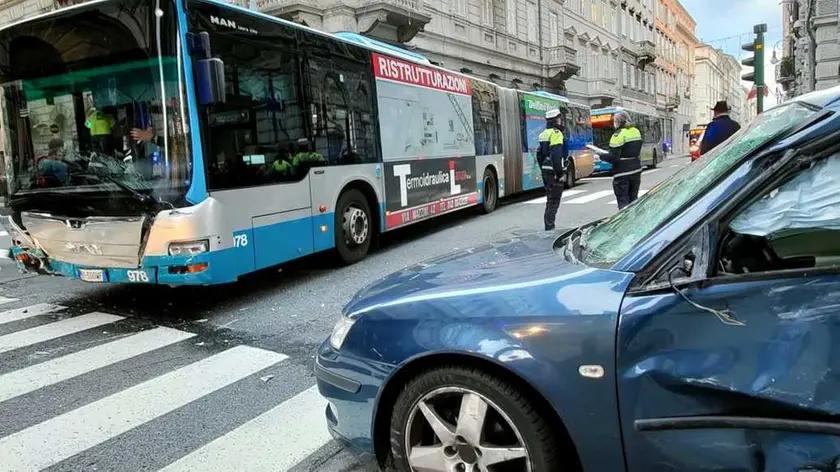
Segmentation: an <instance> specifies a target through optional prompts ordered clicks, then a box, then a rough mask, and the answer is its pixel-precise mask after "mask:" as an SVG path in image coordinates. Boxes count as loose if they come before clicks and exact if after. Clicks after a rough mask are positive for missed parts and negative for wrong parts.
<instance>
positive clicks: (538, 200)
mask: <svg viewBox="0 0 840 472" xmlns="http://www.w3.org/2000/svg"><path fill="white" fill-rule="evenodd" d="M582 193H586V190H574V189H572V190H564V191H563V198H566V197H571V196H573V195H580V194H582ZM545 201H546V198H545V195H543V196H542V197H539V198H535V199H533V200H528V201H527V202H523V203H527V204H529V205H545Z"/></svg>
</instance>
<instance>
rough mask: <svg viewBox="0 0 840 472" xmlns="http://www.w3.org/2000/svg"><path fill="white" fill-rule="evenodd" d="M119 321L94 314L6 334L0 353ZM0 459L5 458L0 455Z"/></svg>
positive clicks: (102, 314)
mask: <svg viewBox="0 0 840 472" xmlns="http://www.w3.org/2000/svg"><path fill="white" fill-rule="evenodd" d="M121 319H123V317H122V316H116V315H109V314H107V313H98V312H95V313H89V314H87V315H82V316H77V317H75V318H68V319H66V320H61V321H56V322H55V323H50V324H45V325H41V326H36V327H34V328H30V329H26V330H23V331H18V332H16V333H11V334H7V335H5V336H0V353H3V352H7V351H13V350H15V349H20V348H22V347H26V346H31V345H33V344H38V343H42V342H45V341H49V340H52V339H57V338H61V337H64V336H68V335H71V334H75V333H79V332H81V331H85V330H88V329H91V328H96V327H98V326H102V325H106V324H110V323H113V322H115V321H119V320H121ZM0 457H5V456H3V454H0Z"/></svg>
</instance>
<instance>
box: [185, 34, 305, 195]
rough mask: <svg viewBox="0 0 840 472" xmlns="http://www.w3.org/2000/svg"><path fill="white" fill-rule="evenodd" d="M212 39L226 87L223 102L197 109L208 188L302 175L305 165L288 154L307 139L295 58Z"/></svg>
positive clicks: (281, 51)
mask: <svg viewBox="0 0 840 472" xmlns="http://www.w3.org/2000/svg"><path fill="white" fill-rule="evenodd" d="M212 43H213V51H214V53H215V54H217V55H218V56H219V57H220V58H221V59H222V60H223V61H224V62H225V76H226V81H227V84H228V90H227V100H226V102H225V103H224V104H219V105H213V106H210V107H208V110H207V113H203V114H202V119H203V121H204V122H203V123H202V126H203V128H204V130H205V132H204V135H205V139H206V143H207V145H208V146H209V152H207V153H206V155H207V160H208V166H207V167H208V175H209V187H210V189H211V190H219V189H229V188H240V187H252V186H257V185H269V184H275V183H282V182H296V181H299V180H301V179H302V178H304V177H305V176H306V170H307V169H304V166H297V167H296V166H295V165H294V155H293V154H294V153H296V152H297V151H298V150H299V147H300V146H302V144H301V140H302V139H305V138H306V132H305V128H304V122H303V118H302V114H303V111H304V109H303V108H302V106H301V100H300V97H299V94H298V90H299V86H298V80H299V73H298V69H299V67H298V61H297V57H296V56H295V55H294V54H293V53H292V52H291V50H287V49H283V48H271V47H266V45H262V44H261V45H259V47H257V46H256V45H252V44H248V43H247V41H244V40H243V39H242V38H241V37H240V38H232V37H230V36H225V35H221V34H218V33H214V34H213V36H212Z"/></svg>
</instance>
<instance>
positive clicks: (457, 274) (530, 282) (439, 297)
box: [345, 233, 626, 317]
mask: <svg viewBox="0 0 840 472" xmlns="http://www.w3.org/2000/svg"><path fill="white" fill-rule="evenodd" d="M557 240H558V234H557V233H553V234H552V233H534V234H529V235H525V236H522V237H516V238H512V239H509V240H505V241H499V242H495V243H490V244H485V245H482V246H477V247H471V248H467V249H464V250H460V251H456V252H452V253H450V254H446V255H444V256H441V257H437V258H434V259H430V260H427V261H424V262H421V263H419V264H416V265H413V266H409V267H407V268H405V269H403V270H401V271H399V272H396V273H394V274H391V275H389V276H387V277H385V278H383V279H381V280H379V281H377V282H374V283H373V284H371V285H369V286H368V287H366V288H365V289H363V290H361V291H360V292H359V293H358V294H357V295H356V296H355V297H354V298H353V299H352V300H351V301H350V303H348V304H347V306H346V307H345V314H346V315H348V316H351V317H355V316H359V315H362V314H368V313H378V314H384V315H386V316H388V317H394V316H396V317H404V316H414V315H411V314H416V313H417V312H418V307H419V306H424V308H429V307H431V306H432V305H436V306H440V305H441V304H446V305H449V306H452V305H453V304H455V305H458V306H459V308H458V310H456V311H457V312H458V314H459V315H461V316H463V315H464V313H465V312H469V311H471V310H465V309H464V307H463V305H464V304H465V303H469V301H470V300H473V301H479V300H480V301H486V300H487V299H488V298H494V299H496V300H498V299H500V298H505V299H506V303H504V305H505V306H508V307H510V306H512V305H517V303H516V302H514V301H513V298H522V297H525V298H531V299H533V300H537V299H542V300H548V299H553V300H554V303H553V305H555V306H556V305H557V303H556V302H557V301H558V297H560V296H561V292H562V290H560V289H561V288H563V287H564V286H567V287H568V288H571V286H572V285H574V295H573V296H569V294H568V293H567V295H566V296H564V298H570V299H571V298H575V299H577V300H578V301H575V302H573V303H571V304H569V303H568V302H567V301H563V302H561V304H563V305H565V306H566V307H567V308H570V309H571V308H572V305H578V308H580V307H579V305H580V301H581V300H583V298H585V291H590V290H591V291H593V293H595V292H594V291H596V290H598V288H599V285H600V284H601V283H612V282H615V281H616V279H624V277H623V276H624V275H626V274H621V276H618V275H619V274H617V273H613V274H614V275H615V276H618V277H604V274H607V273H610V271H605V270H603V269H595V268H591V267H588V266H585V265H581V264H572V263H570V262H568V261H566V259H565V258H564V257H563V255H562V253H561V251H560V250H555V248H554V246H555V241H557ZM558 246H559V245H558ZM601 288H603V287H601ZM608 288H611V287H608ZM613 288H614V287H613ZM623 288H624V287H622V288H621V289H620V290H621V291H622V292H623ZM567 292H568V291H567ZM582 297H583V298H582ZM596 298H597V297H596ZM455 300H457V302H455ZM519 305H521V304H519ZM525 305H530V306H531V311H532V312H539V311H541V310H540V309H538V308H537V307H536V306H534V304H533V303H526V304H525ZM605 308H606V307H600V308H598V309H596V310H595V311H597V312H602V311H603V310H604V309H605ZM420 311H423V312H426V314H427V315H428V311H427V310H426V309H422V310H420ZM432 311H433V312H435V313H439V312H440V310H432ZM446 311H450V310H446ZM505 311H508V314H512V313H510V312H509V309H508V310H505ZM572 311H576V312H578V313H580V312H581V311H580V310H572ZM607 311H609V310H608V309H607ZM400 313H402V315H401V314H400ZM407 313H408V314H409V315H406V314H407ZM546 314H547V313H546ZM591 314H594V313H591Z"/></svg>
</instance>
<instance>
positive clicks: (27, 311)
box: [0, 298, 66, 325]
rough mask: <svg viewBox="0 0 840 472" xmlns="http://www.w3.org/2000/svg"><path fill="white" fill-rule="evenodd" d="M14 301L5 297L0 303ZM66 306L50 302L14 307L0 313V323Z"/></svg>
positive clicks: (57, 309)
mask: <svg viewBox="0 0 840 472" xmlns="http://www.w3.org/2000/svg"><path fill="white" fill-rule="evenodd" d="M6 300H8V301H16V299H14V298H5V299H3V300H2V301H0V303H8V301H6ZM64 308H66V307H63V306H61V305H53V304H52V303H38V304H37V305H31V306H26V307H23V308H15V309H14V310H8V311H4V312H2V313H0V325H1V324H5V323H11V322H12V321H20V320H25V319H27V318H32V317H35V316H40V315H46V314H47V313H53V312H56V311H60V310H63V309H64Z"/></svg>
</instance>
